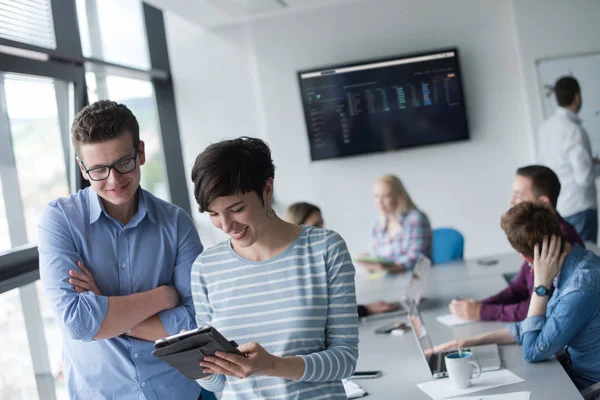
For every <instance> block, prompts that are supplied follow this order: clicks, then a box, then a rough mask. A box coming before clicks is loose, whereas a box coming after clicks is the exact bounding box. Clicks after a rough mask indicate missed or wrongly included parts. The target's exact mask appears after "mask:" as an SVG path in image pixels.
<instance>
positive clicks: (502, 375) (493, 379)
mask: <svg viewBox="0 0 600 400" xmlns="http://www.w3.org/2000/svg"><path fill="white" fill-rule="evenodd" d="M519 382H523V379H521V378H519V377H518V376H517V375H515V374H513V373H512V372H510V371H509V370H507V369H501V370H498V371H490V372H484V373H482V374H481V376H480V377H479V379H477V380H475V381H473V384H472V385H471V387H469V388H466V389H454V387H453V386H452V383H450V379H448V378H444V379H434V380H432V381H429V382H425V383H421V384H419V385H417V387H418V388H419V389H421V390H422V391H424V392H425V394H427V395H428V396H429V397H431V398H432V399H433V400H441V399H447V398H449V397H454V396H464V395H466V394H469V393H473V392H478V391H480V390H486V389H491V388H495V387H498V386H504V385H511V384H513V383H519ZM502 396H505V395H502ZM479 398H481V397H479ZM506 398H507V397H502V400H504V399H506ZM517 398H518V397H517ZM452 400H455V399H452ZM511 400H512V399H511Z"/></svg>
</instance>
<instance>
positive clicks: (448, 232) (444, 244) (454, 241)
mask: <svg viewBox="0 0 600 400" xmlns="http://www.w3.org/2000/svg"><path fill="white" fill-rule="evenodd" d="M464 249H465V238H464V236H463V235H462V233H460V232H459V231H457V230H456V229H454V228H438V229H434V230H433V259H432V261H433V263H434V264H443V263H447V262H450V261H454V260H462V259H463V254H464Z"/></svg>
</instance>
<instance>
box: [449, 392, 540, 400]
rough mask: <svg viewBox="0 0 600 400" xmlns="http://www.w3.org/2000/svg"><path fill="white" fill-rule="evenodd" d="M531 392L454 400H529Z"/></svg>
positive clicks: (456, 398)
mask: <svg viewBox="0 0 600 400" xmlns="http://www.w3.org/2000/svg"><path fill="white" fill-rule="evenodd" d="M530 395H531V392H514V393H506V394H492V395H488V396H470V397H454V398H453V399H452V400H529V396H530Z"/></svg>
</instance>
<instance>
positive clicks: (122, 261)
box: [38, 100, 202, 400]
mask: <svg viewBox="0 0 600 400" xmlns="http://www.w3.org/2000/svg"><path fill="white" fill-rule="evenodd" d="M71 140H72V142H73V146H74V148H75V150H76V152H77V162H78V164H79V168H80V170H81V173H82V174H83V177H84V178H85V179H87V180H88V181H89V182H90V185H91V187H88V188H86V189H83V190H80V191H79V192H78V193H75V194H72V195H71V196H68V197H63V198H59V199H58V200H55V201H53V202H51V203H50V204H49V205H48V206H47V207H46V209H45V210H44V212H43V215H42V217H41V219H40V222H39V234H38V241H39V244H38V248H39V253H40V276H41V280H42V285H43V287H44V291H45V293H46V295H47V296H48V298H49V300H50V304H51V305H52V307H53V309H54V312H55V313H56V315H57V317H58V320H59V323H60V325H61V327H62V330H63V360H64V372H65V376H66V382H67V386H68V391H69V396H70V398H71V399H85V400H88V399H109V398H110V399H119V400H139V399H147V400H160V399H190V400H192V399H194V400H195V399H197V398H198V396H199V395H200V386H199V385H198V384H197V383H196V382H195V381H193V380H189V379H187V378H186V377H184V376H183V375H182V374H180V373H179V372H178V371H177V370H175V369H174V368H172V367H170V366H169V365H168V364H166V363H164V362H162V361H160V360H158V359H156V358H154V357H153V356H152V355H151V352H152V350H153V348H154V346H153V342H154V341H155V340H156V339H159V338H161V337H165V336H168V335H172V334H175V333H179V332H180V331H181V330H182V329H193V328H194V327H195V321H194V315H195V313H194V307H193V300H192V295H191V288H190V272H191V267H192V263H193V261H194V260H195V259H196V257H197V256H198V255H199V254H200V253H201V252H202V244H201V243H200V238H199V237H198V233H197V231H196V229H195V227H194V224H193V221H192V219H191V218H190V216H189V215H188V214H187V213H186V212H185V211H183V210H182V209H180V208H179V207H177V206H174V205H172V204H170V203H167V202H165V201H162V200H160V199H158V198H156V197H154V196H153V195H152V194H150V193H149V192H147V191H145V190H143V189H142V188H141V187H140V177H141V171H140V167H141V166H142V165H143V164H144V163H145V160H146V154H145V150H144V142H143V141H140V138H139V125H138V122H137V120H136V118H135V116H134V115H133V114H132V113H131V111H130V110H129V109H128V108H127V107H125V106H124V105H122V104H117V103H114V102H111V101H106V100H102V101H99V102H96V103H94V104H91V105H89V106H88V107H86V108H84V109H83V110H82V111H81V112H80V113H79V114H78V115H77V116H76V118H75V121H74V122H73V126H72V130H71Z"/></svg>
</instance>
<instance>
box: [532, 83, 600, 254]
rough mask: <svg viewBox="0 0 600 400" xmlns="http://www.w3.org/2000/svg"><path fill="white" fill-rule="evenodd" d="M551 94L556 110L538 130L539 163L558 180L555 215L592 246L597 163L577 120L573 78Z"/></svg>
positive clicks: (578, 103) (577, 98) (577, 95)
mask: <svg viewBox="0 0 600 400" xmlns="http://www.w3.org/2000/svg"><path fill="white" fill-rule="evenodd" d="M554 93H555V95H556V101H557V102H558V105H559V107H558V109H557V110H556V113H555V114H554V115H553V116H552V117H550V118H549V119H548V120H547V121H545V122H544V123H543V124H542V127H541V128H540V133H539V141H540V145H539V150H540V152H539V158H540V162H541V163H542V164H544V165H546V166H548V167H550V168H551V169H552V170H554V172H556V174H557V175H558V178H559V179H560V183H561V186H562V191H561V195H560V198H559V199H558V205H557V210H558V212H559V213H560V214H561V215H563V217H564V219H565V220H566V221H567V222H569V223H570V224H571V225H573V226H574V227H575V229H576V230H577V232H578V233H579V236H581V238H582V239H583V240H584V241H588V240H589V241H592V242H594V243H596V242H597V239H598V204H597V199H596V182H595V179H596V175H597V174H598V171H597V168H596V164H598V160H597V159H595V158H594V157H593V156H592V149H591V146H590V138H589V137H588V135H587V133H586V131H585V130H584V129H583V127H582V126H581V119H580V118H579V117H578V116H577V113H578V112H579V110H581V89H580V87H579V83H578V82H577V80H576V79H575V78H573V77H569V76H565V77H562V78H560V79H559V80H558V81H557V82H556V85H555V86H554Z"/></svg>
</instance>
